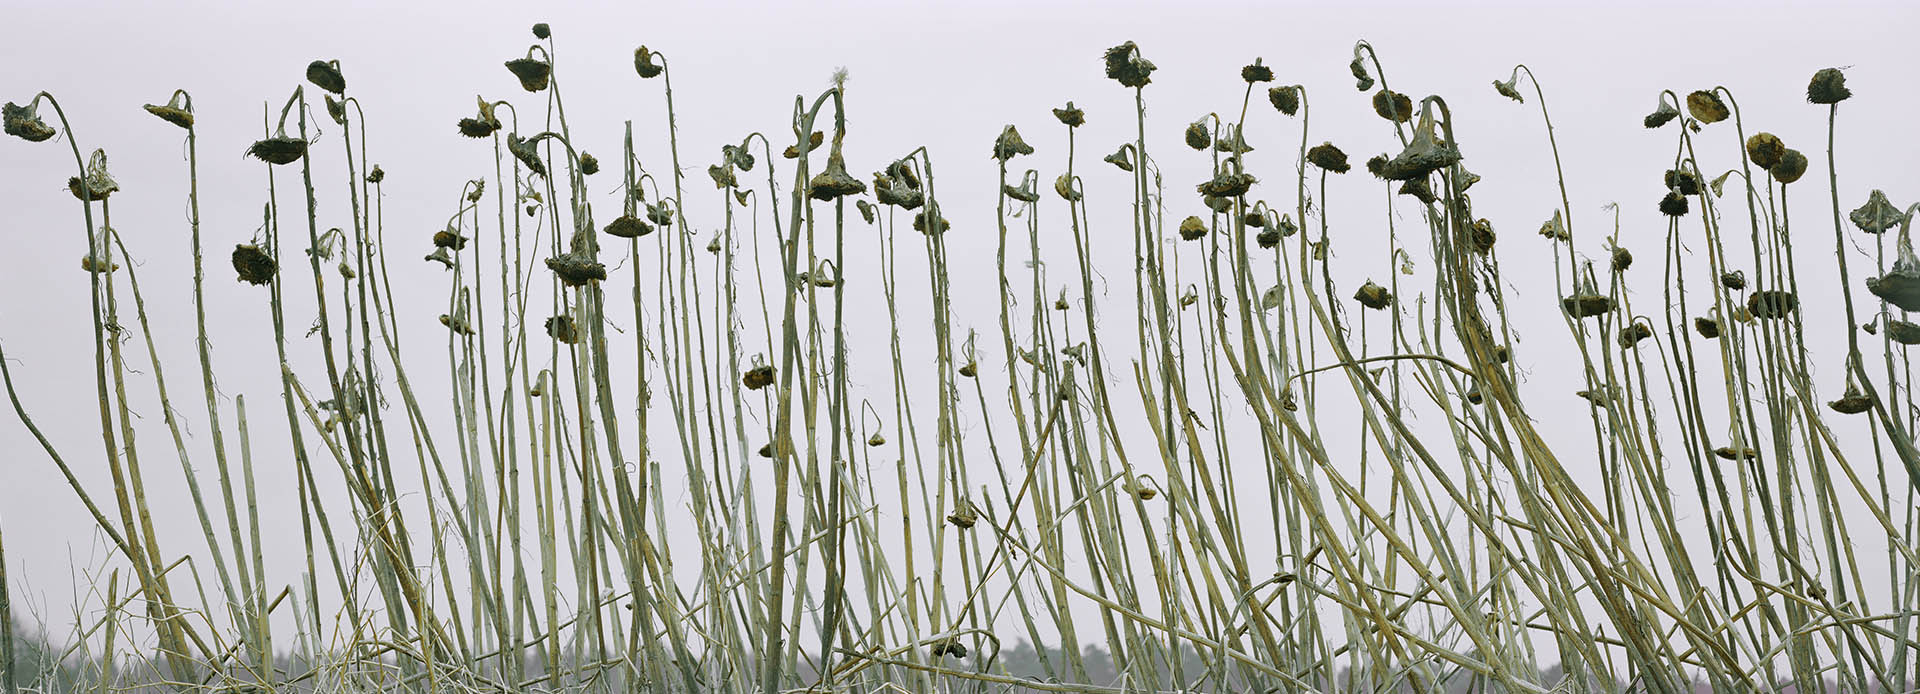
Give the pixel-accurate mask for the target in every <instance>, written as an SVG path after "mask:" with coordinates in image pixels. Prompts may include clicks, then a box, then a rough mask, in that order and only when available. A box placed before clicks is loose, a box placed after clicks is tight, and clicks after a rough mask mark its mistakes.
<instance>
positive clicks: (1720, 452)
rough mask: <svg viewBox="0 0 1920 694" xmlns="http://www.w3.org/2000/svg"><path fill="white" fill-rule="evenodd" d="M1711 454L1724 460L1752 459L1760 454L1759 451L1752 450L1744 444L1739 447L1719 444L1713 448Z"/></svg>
mask: <svg viewBox="0 0 1920 694" xmlns="http://www.w3.org/2000/svg"><path fill="white" fill-rule="evenodd" d="M1713 454H1714V455H1717V456H1720V457H1721V458H1723V459H1726V460H1753V459H1754V458H1756V457H1758V456H1759V455H1760V454H1759V452H1757V451H1755V450H1753V449H1752V448H1748V447H1746V446H1741V447H1739V448H1734V447H1732V446H1721V447H1719V448H1715V449H1713Z"/></svg>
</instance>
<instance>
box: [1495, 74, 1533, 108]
mask: <svg viewBox="0 0 1920 694" xmlns="http://www.w3.org/2000/svg"><path fill="white" fill-rule="evenodd" d="M1519 82H1520V70H1519V69H1517V68H1516V69H1515V70H1514V71H1513V76H1512V77H1508V78H1507V81H1505V82H1502V81H1500V80H1494V81H1493V90H1494V91H1496V92H1500V95H1501V96H1504V97H1507V98H1509V99H1512V100H1514V101H1518V102H1520V103H1523V104H1524V103H1527V98H1526V97H1524V96H1521V95H1520V90H1519V89H1518V88H1517V85H1518V84H1519Z"/></svg>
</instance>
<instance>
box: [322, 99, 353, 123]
mask: <svg viewBox="0 0 1920 694" xmlns="http://www.w3.org/2000/svg"><path fill="white" fill-rule="evenodd" d="M322 96H323V97H325V99H326V102H327V118H329V119H331V120H332V121H333V123H334V125H346V124H347V102H345V101H341V100H339V99H335V98H333V95H332V94H323V95H322Z"/></svg>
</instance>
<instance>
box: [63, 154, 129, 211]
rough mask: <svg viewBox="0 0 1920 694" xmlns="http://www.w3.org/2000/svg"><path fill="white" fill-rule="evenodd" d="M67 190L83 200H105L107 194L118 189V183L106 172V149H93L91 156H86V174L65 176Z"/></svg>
mask: <svg viewBox="0 0 1920 694" xmlns="http://www.w3.org/2000/svg"><path fill="white" fill-rule="evenodd" d="M67 190H69V191H72V192H73V197H76V198H79V199H81V200H83V201H85V200H105V199H107V196H109V195H112V194H114V193H115V192H117V191H119V190H120V184H119V183H117V182H115V181H114V180H113V175H112V174H109V173H107V151H106V150H104V149H96V150H93V156H91V157H88V158H87V175H86V177H85V178H84V179H83V178H81V177H79V176H72V177H69V178H67Z"/></svg>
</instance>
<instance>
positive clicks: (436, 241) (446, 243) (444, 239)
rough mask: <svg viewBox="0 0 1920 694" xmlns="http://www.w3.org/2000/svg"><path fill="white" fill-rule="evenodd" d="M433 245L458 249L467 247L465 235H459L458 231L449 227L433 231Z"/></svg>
mask: <svg viewBox="0 0 1920 694" xmlns="http://www.w3.org/2000/svg"><path fill="white" fill-rule="evenodd" d="M433 245H434V246H435V247H436V248H446V249H451V250H455V251H458V250H462V249H465V248H466V247H467V237H465V236H462V235H460V232H458V231H454V230H453V229H451V228H448V229H441V230H439V231H436V232H433Z"/></svg>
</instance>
